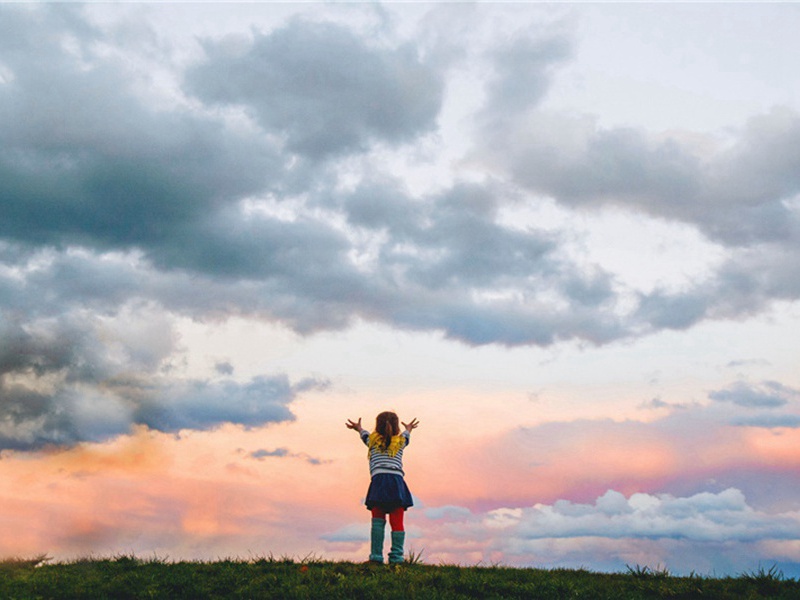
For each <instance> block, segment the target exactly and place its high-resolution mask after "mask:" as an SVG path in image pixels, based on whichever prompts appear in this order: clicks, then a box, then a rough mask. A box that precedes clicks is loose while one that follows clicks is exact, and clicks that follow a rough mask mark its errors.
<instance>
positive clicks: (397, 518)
mask: <svg viewBox="0 0 800 600" xmlns="http://www.w3.org/2000/svg"><path fill="white" fill-rule="evenodd" d="M405 512H406V511H405V510H404V509H403V508H402V507H401V508H395V509H394V510H393V511H392V512H390V513H388V514H389V526H390V527H391V528H392V531H405V529H403V513H405ZM386 514H387V513H386V511H385V510H383V509H382V508H377V507H375V508H373V509H372V518H373V519H385V518H386Z"/></svg>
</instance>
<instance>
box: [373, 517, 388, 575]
mask: <svg viewBox="0 0 800 600" xmlns="http://www.w3.org/2000/svg"><path fill="white" fill-rule="evenodd" d="M385 535H386V519H375V518H373V519H372V530H371V531H370V541H371V542H372V544H371V547H370V553H369V561H370V562H377V563H381V564H383V538H384V536H385Z"/></svg>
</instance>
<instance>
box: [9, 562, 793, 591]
mask: <svg viewBox="0 0 800 600" xmlns="http://www.w3.org/2000/svg"><path fill="white" fill-rule="evenodd" d="M411 558H414V557H411ZM419 558H420V557H419V555H416V560H415V561H414V562H409V563H407V564H405V565H402V566H391V567H390V566H387V565H385V566H380V565H377V566H376V565H368V564H357V563H347V562H328V561H324V560H320V559H317V558H315V557H306V558H305V559H302V560H295V559H292V558H289V557H281V558H275V557H272V556H269V557H265V558H259V559H251V560H219V561H215V562H181V561H175V562H172V561H168V560H164V559H159V558H152V559H141V558H137V557H134V556H117V557H114V558H110V559H80V560H76V561H73V562H68V563H53V564H51V563H50V562H49V560H48V559H47V558H46V557H44V556H41V557H37V558H34V559H30V560H22V559H14V560H6V561H3V562H0V598H3V599H4V600H28V599H42V600H44V599H47V598H70V599H73V598H74V599H83V598H87V599H88V598H92V599H106V598H107V599H114V600H124V599H126V598H131V599H133V598H135V599H140V598H186V599H191V600H202V599H206V598H209V599H211V598H252V599H257V598H281V599H293V598H297V599H300V598H303V599H305V598H325V599H335V598H348V599H350V598H353V599H359V598H363V599H368V600H377V599H380V600H392V599H397V600H409V599H413V598H422V599H428V598H430V599H433V600H435V599H447V598H498V599H499V598H502V599H508V598H510V599H513V598H525V599H562V598H586V599H592V600H603V599H608V600H611V599H613V600H620V599H625V598H643V599H644V598H647V599H650V598H671V599H680V598H703V599H705V598H731V599H737V600H740V599H755V598H770V599H775V600H780V599H782V598H786V599H787V600H788V599H790V598H791V599H797V598H800V581H797V580H794V579H787V578H785V577H784V576H783V574H782V573H781V572H780V571H779V570H778V569H777V568H775V567H773V568H771V569H768V570H764V569H759V570H758V571H755V572H752V573H748V574H744V575H741V576H739V577H727V578H710V577H702V576H697V575H692V576H689V577H675V576H672V575H670V574H669V573H668V572H667V571H665V570H653V569H650V568H648V567H638V566H637V567H629V568H628V571H627V572H626V573H592V572H590V571H586V570H583V569H577V570H571V569H553V570H546V569H517V568H510V567H501V566H491V567H481V566H475V567H462V566H454V565H426V564H422V563H421V562H420V560H419Z"/></svg>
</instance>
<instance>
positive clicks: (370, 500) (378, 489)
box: [364, 473, 414, 512]
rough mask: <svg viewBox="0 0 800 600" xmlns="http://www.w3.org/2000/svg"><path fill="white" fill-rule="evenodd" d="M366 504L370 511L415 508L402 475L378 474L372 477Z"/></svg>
mask: <svg viewBox="0 0 800 600" xmlns="http://www.w3.org/2000/svg"><path fill="white" fill-rule="evenodd" d="M364 504H366V505H367V508H368V509H369V510H372V509H373V508H381V509H383V510H385V511H387V512H391V511H393V510H395V509H397V508H403V509H406V508H409V507H410V506H414V501H413V500H412V499H411V492H410V491H409V489H408V486H407V485H406V482H405V479H403V477H402V476H401V475H390V474H389V473H378V474H377V475H373V476H372V481H370V484H369V489H368V490H367V500H366V502H365V503H364Z"/></svg>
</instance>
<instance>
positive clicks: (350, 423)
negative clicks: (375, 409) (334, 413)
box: [344, 417, 361, 432]
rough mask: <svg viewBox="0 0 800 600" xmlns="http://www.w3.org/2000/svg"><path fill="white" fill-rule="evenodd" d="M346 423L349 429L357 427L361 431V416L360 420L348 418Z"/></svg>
mask: <svg viewBox="0 0 800 600" xmlns="http://www.w3.org/2000/svg"><path fill="white" fill-rule="evenodd" d="M344 425H345V427H347V428H348V429H355V430H356V431H358V432H361V417H358V421H352V420H350V419H347V423H345V424H344Z"/></svg>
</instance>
